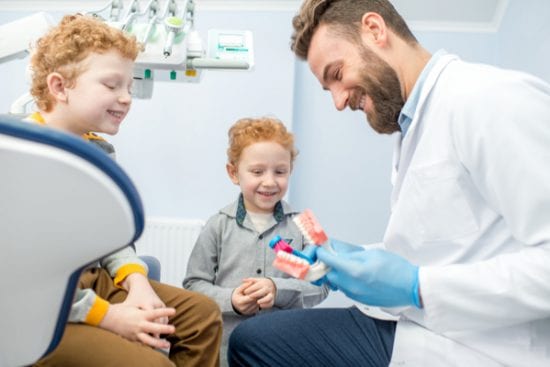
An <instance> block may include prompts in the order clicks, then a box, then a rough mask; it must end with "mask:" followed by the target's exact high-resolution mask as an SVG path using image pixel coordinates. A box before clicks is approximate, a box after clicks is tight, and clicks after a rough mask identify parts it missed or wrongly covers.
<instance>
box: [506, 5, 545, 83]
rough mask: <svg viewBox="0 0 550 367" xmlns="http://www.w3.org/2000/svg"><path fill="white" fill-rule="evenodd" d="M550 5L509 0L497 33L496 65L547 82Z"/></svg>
mask: <svg viewBox="0 0 550 367" xmlns="http://www.w3.org/2000/svg"><path fill="white" fill-rule="evenodd" d="M549 19H550V1H547V0H511V1H510V4H509V6H508V11H507V12H506V16H505V17H504V19H503V22H502V25H501V27H500V30H499V32H498V43H497V50H498V58H497V60H496V64H497V65H500V66H502V67H505V68H511V69H518V70H524V71H527V72H529V73H531V74H534V75H536V76H538V77H540V78H542V79H544V80H546V81H550V21H549Z"/></svg>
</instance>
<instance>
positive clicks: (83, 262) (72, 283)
mask: <svg viewBox="0 0 550 367" xmlns="http://www.w3.org/2000/svg"><path fill="white" fill-rule="evenodd" d="M0 172H1V177H0V262H1V265H0V291H1V293H2V300H1V301H0V331H1V332H0V366H2V367H3V366H18V365H27V364H32V363H33V362H35V361H36V360H37V359H39V358H40V357H42V356H43V355H45V354H47V353H48V352H50V351H51V350H53V349H54V348H55V346H56V345H57V344H58V342H59V340H60V339H61V336H62V334H63V330H64V327H65V324H66V321H67V317H68V313H69V310H70V307H71V304H72V301H73V297H74V291H75V289H76V285H77V281H78V278H79V275H80V273H81V271H82V269H83V268H84V267H85V266H87V265H89V264H90V263H93V262H94V261H96V260H97V259H99V258H101V257H103V256H105V255H107V254H109V253H112V252H114V251H117V250H119V249H120V248H122V247H124V246H126V245H128V244H130V243H132V242H133V241H135V240H136V239H137V238H138V237H139V236H140V235H141V232H142V230H143V223H144V216H143V207H142V203H141V200H140V197H139V194H138V192H137V190H136V188H135V187H134V185H133V184H132V182H131V181H130V179H129V178H128V176H127V175H126V174H125V173H124V171H123V170H122V169H121V168H120V167H119V166H118V165H117V164H116V162H114V161H113V160H112V159H111V158H110V157H108V156H107V155H106V154H105V153H103V152H102V151H101V150H100V149H98V148H97V147H95V146H94V145H92V144H89V143H87V142H85V141H84V140H82V139H80V138H79V137H76V136H72V135H68V134H65V133H62V132H60V131H56V130H53V129H49V128H46V127H42V126H38V125H34V124H31V123H26V122H22V121H19V120H15V119H13V118H10V117H8V116H0Z"/></svg>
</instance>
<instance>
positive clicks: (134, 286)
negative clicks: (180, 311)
mask: <svg viewBox="0 0 550 367" xmlns="http://www.w3.org/2000/svg"><path fill="white" fill-rule="evenodd" d="M121 285H122V287H124V288H125V289H126V290H127V291H128V295H127V296H126V299H125V300H124V302H122V303H123V304H125V305H128V306H134V307H137V308H139V309H141V310H154V309H157V308H164V307H166V305H165V304H164V302H162V300H161V299H160V298H159V297H158V296H157V294H156V293H155V291H154V290H153V287H151V284H150V283H149V279H147V278H146V277H145V276H144V275H143V274H140V273H133V274H130V275H128V276H127V277H126V279H124V281H123V282H122V284H121ZM155 322H158V323H160V324H168V317H161V318H160V319H158V320H155ZM153 336H154V337H156V338H160V335H159V334H154V335H153Z"/></svg>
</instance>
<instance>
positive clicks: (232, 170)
mask: <svg viewBox="0 0 550 367" xmlns="http://www.w3.org/2000/svg"><path fill="white" fill-rule="evenodd" d="M225 169H226V170H227V175H228V176H229V179H230V180H231V182H233V183H234V184H235V185H238V184H239V178H238V177H237V167H235V166H234V165H233V164H231V163H227V164H226V165H225Z"/></svg>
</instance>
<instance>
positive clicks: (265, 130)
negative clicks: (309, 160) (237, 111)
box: [227, 117, 298, 166]
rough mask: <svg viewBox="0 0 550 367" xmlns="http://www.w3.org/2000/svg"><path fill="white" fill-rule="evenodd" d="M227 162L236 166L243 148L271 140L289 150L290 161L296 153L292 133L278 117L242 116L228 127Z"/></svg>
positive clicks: (292, 160)
mask: <svg viewBox="0 0 550 367" xmlns="http://www.w3.org/2000/svg"><path fill="white" fill-rule="evenodd" d="M228 135H229V148H227V159H228V162H229V163H230V164H232V165H234V166H237V165H238V163H239V159H240V157H241V154H242V152H243V150H244V148H246V147H248V146H249V145H251V144H254V143H258V142H262V141H273V142H276V143H278V144H280V145H281V146H282V147H283V148H285V149H286V150H288V151H289V152H290V162H291V163H292V162H294V159H295V158H296V156H297V155H298V151H297V150H296V148H295V147H294V135H293V134H292V133H290V132H289V131H288V130H287V129H286V127H285V125H284V124H283V123H282V122H281V121H280V120H278V119H276V118H272V117H260V118H243V119H240V120H238V121H237V122H235V124H233V126H231V128H230V129H229V133H228Z"/></svg>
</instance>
